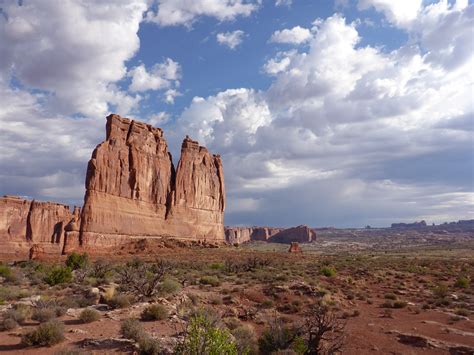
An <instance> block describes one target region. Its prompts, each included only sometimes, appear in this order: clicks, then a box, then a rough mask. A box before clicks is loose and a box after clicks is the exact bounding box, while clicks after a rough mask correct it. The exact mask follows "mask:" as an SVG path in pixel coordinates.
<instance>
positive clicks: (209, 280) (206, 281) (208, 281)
mask: <svg viewBox="0 0 474 355" xmlns="http://www.w3.org/2000/svg"><path fill="white" fill-rule="evenodd" d="M199 282H200V283H201V284H202V285H211V286H213V287H216V286H219V285H220V284H221V282H220V281H219V279H218V278H217V277H216V276H208V275H206V276H203V277H201V279H200V280H199Z"/></svg>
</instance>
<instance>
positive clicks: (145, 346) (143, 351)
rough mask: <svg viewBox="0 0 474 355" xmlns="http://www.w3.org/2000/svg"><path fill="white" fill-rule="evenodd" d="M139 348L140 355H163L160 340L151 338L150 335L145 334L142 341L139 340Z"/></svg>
mask: <svg viewBox="0 0 474 355" xmlns="http://www.w3.org/2000/svg"><path fill="white" fill-rule="evenodd" d="M138 348H139V350H140V355H159V354H161V350H160V342H159V341H158V339H155V338H153V337H151V336H150V335H149V334H147V333H144V334H143V335H142V336H141V337H140V339H138Z"/></svg>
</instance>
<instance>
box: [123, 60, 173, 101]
mask: <svg viewBox="0 0 474 355" xmlns="http://www.w3.org/2000/svg"><path fill="white" fill-rule="evenodd" d="M127 75H128V76H130V77H131V78H132V82H131V84H130V87H129V90H130V91H133V92H137V91H147V90H160V89H167V88H170V87H172V86H179V79H180V78H181V66H180V65H179V63H177V62H175V61H174V60H172V59H170V58H166V60H165V61H164V62H163V63H157V64H155V65H154V66H153V67H152V68H151V69H150V70H149V71H147V69H146V68H145V65H143V64H140V65H139V66H137V67H134V68H132V69H131V70H130V71H129V73H128V74H127ZM172 94H173V92H172Z"/></svg>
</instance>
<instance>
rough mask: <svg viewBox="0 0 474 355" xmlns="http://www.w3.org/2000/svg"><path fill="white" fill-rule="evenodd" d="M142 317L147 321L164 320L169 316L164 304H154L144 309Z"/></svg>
mask: <svg viewBox="0 0 474 355" xmlns="http://www.w3.org/2000/svg"><path fill="white" fill-rule="evenodd" d="M141 318H142V320H145V321H151V320H164V319H167V318H168V310H167V309H166V307H165V306H163V305H162V304H152V305H150V306H148V307H146V308H145V309H144V310H143V312H142V314H141Z"/></svg>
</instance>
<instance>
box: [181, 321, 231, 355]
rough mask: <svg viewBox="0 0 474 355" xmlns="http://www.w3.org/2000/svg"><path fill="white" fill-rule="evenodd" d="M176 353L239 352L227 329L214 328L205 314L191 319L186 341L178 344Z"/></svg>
mask: <svg viewBox="0 0 474 355" xmlns="http://www.w3.org/2000/svg"><path fill="white" fill-rule="evenodd" d="M175 353H176V354H183V355H187V354H210V355H218V354H226V355H237V354H238V351H237V345H236V344H235V342H234V341H233V339H232V336H231V334H230V333H229V332H228V331H227V330H226V329H220V328H218V327H216V326H214V325H213V324H212V321H210V320H209V319H208V318H207V317H205V316H204V315H203V314H197V315H194V316H193V317H192V318H191V319H190V321H189V324H188V328H187V329H186V335H185V338H184V341H183V342H181V343H180V344H178V346H177V347H176V349H175Z"/></svg>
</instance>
